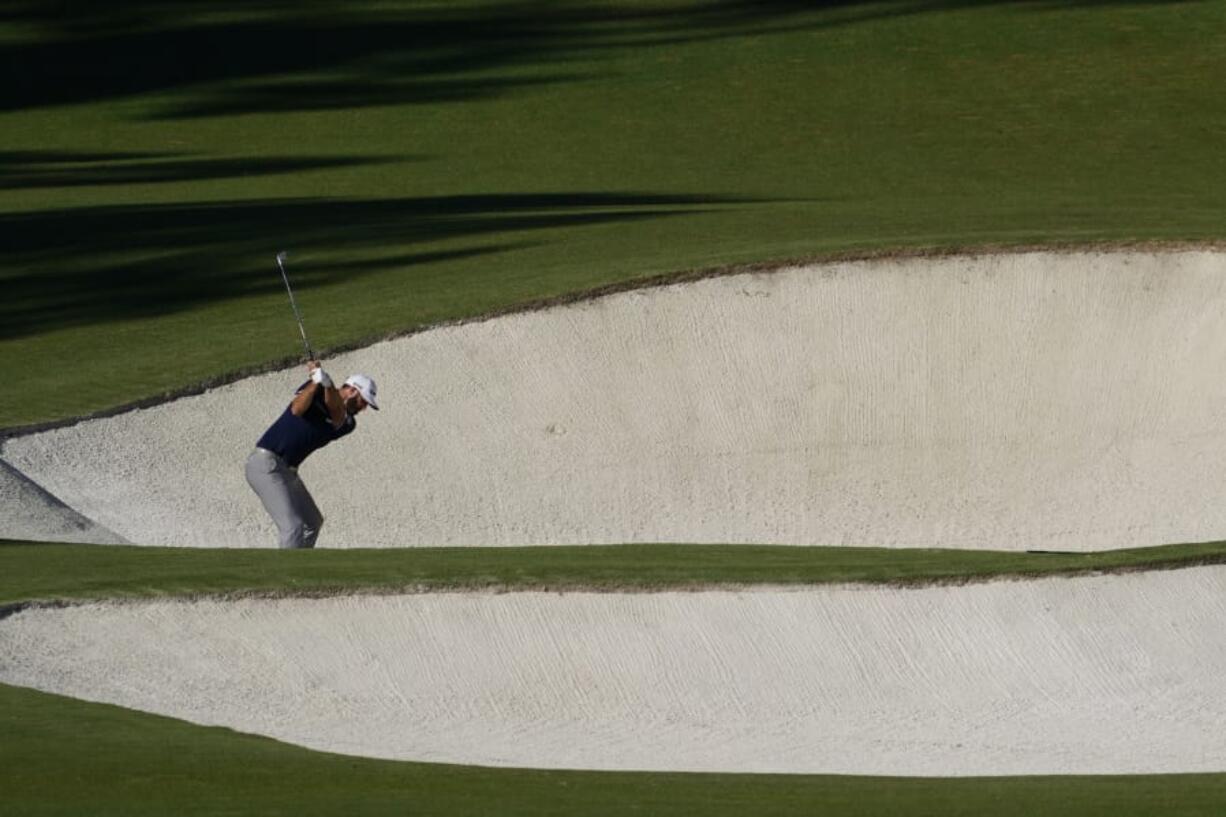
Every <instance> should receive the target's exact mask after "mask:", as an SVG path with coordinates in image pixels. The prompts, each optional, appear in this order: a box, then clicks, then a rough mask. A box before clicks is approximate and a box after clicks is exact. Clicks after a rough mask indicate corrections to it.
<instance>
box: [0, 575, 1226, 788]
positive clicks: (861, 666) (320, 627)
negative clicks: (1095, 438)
mask: <svg viewBox="0 0 1226 817" xmlns="http://www.w3.org/2000/svg"><path fill="white" fill-rule="evenodd" d="M1223 621H1226V567H1213V568H1197V569H1188V570H1182V571H1173V572H1166V573H1151V574H1134V575H1125V576H1112V577H1092V578H1081V579H1051V580H1043V581H1032V582H1001V583H993V584H986V585H978V586H967V587H959V588H925V589H909V590H903V589H881V588H877V589H868V588H827V589H807V590H803V591H791V592H782V591H778V590H767V589H760V590H753V591H744V592H704V593H659V594H628V595H617V594H608V595H599V594H584V593H575V594H566V595H550V594H542V593H512V594H502V595H498V594H434V595H415V596H398V597H373V596H364V597H357V598H348V599H335V600H325V601H319V600H315V601H311V600H284V601H247V602H241V603H217V602H201V603H187V602H178V603H171V602H158V603H149V604H139V605H102V606H97V605H95V606H87V607H79V608H73V609H59V610H29V611H26V612H23V613H19V614H16V615H14V616H11V617H10V618H8V619H5V620H3V621H0V682H3V683H8V684H17V685H28V686H33V687H37V688H39V689H43V690H48V691H51V692H57V693H63V694H67V695H73V696H76V697H80V698H85V699H88V700H96V701H106V702H111V703H117V704H121V705H124V706H128V707H134V708H137V709H142V710H147V711H150V712H156V713H161V714H165V715H170V716H173V717H177V718H182V719H186V720H189V721H194V722H198V723H204V724H221V725H226V726H229V727H233V728H235V729H239V730H243V731H249V732H255V733H260V734H265V735H270V736H273V737H276V738H279V739H282V740H286V741H290V742H293V743H297V744H301V745H304V746H307V747H312V748H316V749H322V750H329V751H336V752H342V753H349V754H357V755H368V756H376V757H386V758H405V759H415V760H425V761H446V762H456V763H475V764H490V765H517V766H533V767H546V768H550V767H557V768H592V769H650V770H703V771H738V772H744V771H754V772H830V773H848V774H853V773H854V774H900V775H955V776H958V775H1019V774H1071V773H1151V772H1200V771H1206V772H1208V771H1215V772H1220V771H1224V770H1226V730H1223V729H1222V724H1223V723H1226V695H1223V694H1222V679H1223V678H1224V677H1226V629H1224V628H1223V626H1222V622H1223Z"/></svg>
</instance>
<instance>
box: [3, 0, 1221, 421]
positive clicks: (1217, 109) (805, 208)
mask: <svg viewBox="0 0 1226 817" xmlns="http://www.w3.org/2000/svg"><path fill="white" fill-rule="evenodd" d="M16 6H17V8H16V10H15V11H14V12H13V13H12V14H10V15H8V16H7V17H6V19H5V20H4V21H0V55H6V56H8V57H9V59H10V60H11V63H12V65H13V66H14V71H13V72H11V73H12V75H13V76H14V77H18V78H19V79H18V80H17V81H15V82H14V83H12V84H10V87H9V88H8V90H7V91H6V92H5V93H4V94H3V95H0V167H3V169H4V179H3V181H0V231H2V232H3V233H4V235H5V236H6V240H5V242H4V247H3V249H2V250H0V286H3V287H4V290H5V298H4V299H3V302H2V303H0V358H2V359H5V360H8V361H20V365H11V366H9V367H7V370H6V375H7V377H6V381H7V383H6V385H7V386H8V387H7V388H6V389H5V390H4V391H3V393H2V394H0V428H4V427H15V426H23V425H27V424H36V423H41V422H47V421H55V420H60V419H63V418H69V417H75V416H79V415H81V414H83V413H86V412H91V411H95V410H104V409H107V408H110V407H114V406H118V405H123V404H128V403H131V402H133V401H137V400H141V399H145V398H149V397H155V396H157V395H161V394H165V393H167V392H169V391H173V390H176V389H181V388H184V387H187V386H190V385H191V384H195V383H199V382H203V381H208V380H210V379H213V378H218V377H223V376H225V375H226V374H227V373H233V372H237V371H241V370H248V369H251V368H254V367H260V366H264V365H267V364H268V363H269V362H271V361H283V360H287V359H288V358H291V357H292V356H294V355H296V354H297V353H298V347H297V342H298V338H297V330H296V328H295V326H294V323H293V320H292V316H291V314H290V311H289V307H288V304H287V302H286V299H285V295H284V292H283V290H282V289H281V282H280V279H279V277H278V275H277V272H276V268H275V265H274V264H273V254H274V253H275V252H276V251H277V250H280V249H283V248H288V249H289V250H290V251H291V252H292V253H293V255H292V257H291V265H290V272H291V274H292V275H293V277H294V280H295V283H296V285H297V287H298V289H299V296H300V297H299V300H300V302H301V305H302V308H303V311H304V313H305V317H306V322H307V327H308V329H309V330H310V333H311V335H312V339H313V341H314V343H315V345H316V347H317V348H321V349H327V348H334V347H339V346H347V345H352V344H355V343H358V342H360V341H362V340H363V339H368V338H371V337H377V336H383V335H386V334H388V333H394V332H400V331H405V330H409V329H412V328H414V327H418V326H422V325H427V324H431V323H434V322H438V321H443V320H448V319H453V318H457V317H462V316H467V315H474V314H481V313H485V312H487V311H489V310H493V309H498V308H502V307H505V306H507V305H510V304H516V303H522V302H524V301H528V300H532V299H537V298H543V297H549V296H553V295H557V294H560V293H567V292H573V291H575V290H580V289H586V288H590V287H594V286H599V285H603V284H608V283H612V282H618V281H625V280H629V279H635V278H640V277H643V276H648V275H653V274H658V273H668V272H672V271H677V270H682V269H690V268H705V267H711V266H715V265H726V264H736V263H742V262H761V261H770V260H772V259H783V258H793V257H799V256H813V255H822V254H826V253H832V252H847V251H862V250H871V249H883V248H899V247H934V246H935V247H943V246H954V245H980V244H983V243H985V242H993V243H1003V244H1016V243H1023V242H1027V243H1028V242H1093V241H1118V240H1133V239H1172V240H1181V239H1216V238H1221V236H1222V217H1221V216H1222V212H1223V205H1226V154H1223V152H1222V151H1221V150H1220V145H1221V143H1222V139H1223V137H1224V136H1226V99H1224V97H1223V95H1222V94H1221V93H1220V92H1219V88H1218V86H1219V85H1220V83H1218V82H1215V81H1213V80H1214V79H1215V78H1220V77H1223V76H1226V41H1223V40H1222V39H1221V38H1214V37H1206V36H1205V35H1204V32H1207V31H1219V30H1222V29H1223V27H1226V6H1224V5H1223V4H1221V3H1212V2H1183V3H1152V4H1150V3H1131V2H1099V3H1085V4H1082V3H1012V2H1010V3H1005V2H966V3H939V2H931V3H929V2H913V1H912V2H901V1H900V0H882V2H841V3H832V4H812V6H813V8H810V4H804V3H769V2H768V3H748V2H746V3H736V2H725V3H712V2H707V0H701V1H700V0H660V1H659V2H628V1H625V0H623V1H622V2H605V3H598V4H596V3H549V4H512V3H504V2H478V0H464V1H463V2H459V1H457V2H452V3H446V4H427V3H415V2H389V1H384V0H380V2H375V1H374V0H365V1H364V2H354V3H348V4H345V6H344V11H343V12H339V11H334V10H333V9H334V8H340V7H338V6H334V4H324V3H304V4H290V5H288V6H284V5H283V6H277V7H263V6H252V5H251V4H247V3H237V2H224V1H223V2H216V3H210V4H204V5H193V4H169V5H166V4H155V3H152V2H149V0H121V2H118V3H112V4H108V7H107V8H108V10H109V13H108V15H106V16H100V15H99V14H98V12H97V11H96V10H95V9H94V8H93V7H92V6H91V5H89V4H70V5H68V6H64V5H63V4H52V3H47V2H39V0H30V2H26V3H18V4H16ZM167 9H173V12H171V11H168V10H167ZM31 393H34V394H36V395H37V399H31V398H30V394H31Z"/></svg>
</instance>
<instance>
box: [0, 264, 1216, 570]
mask: <svg viewBox="0 0 1226 817" xmlns="http://www.w3.org/2000/svg"><path fill="white" fill-rule="evenodd" d="M1222 273H1223V262H1222V257H1221V256H1220V255H1214V254H1212V253H1208V252H1177V253H1149V254H1125V253H1069V254H1060V253H1046V252H1036V253H1025V254H1018V255H1006V256H982V257H950V258H940V259H904V260H895V261H865V262H853V263H837V264H829V265H823V266H814V267H807V268H795V269H786V270H782V271H779V272H775V273H770V274H745V275H735V276H726V277H719V278H712V279H708V280H703V281H699V282H694V283H686V284H681V285H675V286H667V287H661V288H654V289H649V290H641V291H635V292H628V293H622V294H617V295H612V296H608V297H604V298H600V299H597V300H593V301H590V302H583V303H579V304H576V305H570V306H564V307H558V308H553V309H548V310H544V311H540V312H534V313H525V314H518V315H512V316H509V317H502V318H498V319H495V320H490V321H486V322H483V323H474V324H468V325H462V326H453V327H445V328H440V329H436V330H433V331H429V332H425V333H422V334H418V335H415V336H412V337H407V338H403V339H400V340H396V341H393V342H387V343H381V344H378V345H375V346H372V347H370V348H367V349H363V350H361V351H360V352H356V353H353V354H349V355H345V356H343V357H342V358H339V359H336V360H333V361H330V362H329V367H330V368H331V370H332V371H333V372H334V373H335V374H338V375H342V374H344V373H346V372H348V371H350V370H355V369H360V370H363V371H367V372H370V373H371V374H373V375H374V376H375V377H376V378H377V380H378V381H379V385H380V397H381V400H382V402H383V403H384V404H385V406H386V408H385V410H384V411H382V412H379V413H378V414H375V413H373V412H368V413H367V414H365V415H363V416H362V417H361V419H360V423H359V429H358V432H357V433H356V434H355V435H353V436H352V437H349V438H348V439H346V440H344V441H343V442H341V443H338V444H336V445H334V446H332V447H331V448H329V449H326V450H324V451H321V452H319V453H318V454H316V455H315V456H314V457H313V458H312V459H310V460H309V461H308V462H307V463H306V464H305V466H304V467H303V469H302V474H303V477H304V479H305V480H306V482H307V484H308V486H310V487H311V489H312V491H313V493H314V494H315V497H316V499H317V500H318V502H319V504H320V506H321V508H322V509H323V511H324V513H325V515H326V516H327V517H328V522H327V524H326V525H325V526H324V532H323V535H322V537H321V539H320V546H321V547H353V546H375V547H395V546H410V545H468V544H474V545H475V544H481V545H524V544H558V543H594V544H599V543H617V542H725V543H744V542H755V543H779V544H822V545H887V546H920V547H959V548H992V549H1027V548H1056V549H1072V550H1093V549H1106V548H1116V547H1123V546H1133V545H1154V544H1163V543H1170V542H1180V541H1204V540H1211V539H1218V538H1221V537H1222V536H1223V534H1224V533H1226V502H1223V501H1222V486H1223V485H1226V378H1223V377H1222V376H1221V374H1222V372H1223V371H1226V365H1224V364H1226V321H1224V320H1223V319H1222V316H1223V314H1226V275H1223V274H1222ZM269 319H270V320H285V321H287V325H289V321H290V318H289V316H288V311H287V313H286V314H285V315H278V316H269ZM291 330H292V327H291V329H287V332H291ZM299 381H300V376H299V373H298V372H282V373H277V374H271V375H267V376H261V377H255V378H251V379H249V380H244V381H242V382H239V383H236V384H233V385H231V386H228V387H225V388H220V389H216V390H214V391H211V392H209V393H207V394H203V395H201V396H198V397H191V398H188V399H183V400H178V401H175V402H173V403H171V404H167V405H164V406H161V407H158V408H153V409H149V410H143V411H135V412H131V413H128V414H124V415H121V416H117V417H114V418H110V419H104V420H97V421H92V422H86V423H81V424H79V425H76V426H73V427H71V428H64V429H59V430H54V431H49V432H46V433H41V434H35V435H31V436H26V437H21V438H17V439H13V440H10V441H9V442H7V443H6V444H5V446H4V449H3V456H4V459H5V460H7V461H8V462H9V463H10V464H11V465H13V466H14V467H16V468H17V469H19V470H20V471H21V472H22V473H24V474H25V475H27V476H28V477H29V478H30V479H32V480H34V481H35V482H37V483H38V484H39V485H41V486H42V487H43V488H45V489H46V490H47V491H49V492H50V493H51V494H53V495H54V496H56V497H58V498H59V499H60V500H62V501H63V502H64V503H66V504H67V505H68V506H70V507H71V508H72V509H74V510H75V511H77V512H78V513H80V514H82V515H84V516H85V517H87V518H88V519H90V520H92V521H93V522H95V523H97V524H98V525H101V526H102V527H103V528H105V529H107V530H109V531H113V532H114V533H115V534H117V535H118V536H119V537H122V538H124V539H127V540H130V541H131V542H134V543H139V544H148V545H189V546H246V547H250V546H261V547H270V546H272V545H273V543H274V542H275V537H274V533H273V530H272V527H271V524H270V523H269V521H268V520H267V519H266V517H265V515H264V512H263V510H262V508H261V507H260V505H259V503H258V501H257V500H256V499H255V497H254V496H253V495H252V494H251V493H250V491H249V489H248V487H247V485H246V483H245V482H244V479H243V461H244V459H245V458H246V456H247V454H248V452H249V451H250V449H251V446H252V445H253V444H254V442H255V440H256V439H257V438H258V437H259V435H260V433H261V432H262V431H263V429H264V428H265V426H267V424H268V423H269V422H271V420H272V419H273V418H274V417H275V416H276V415H277V414H278V413H279V412H280V411H281V410H282V409H283V408H284V406H285V404H286V402H287V401H288V399H289V396H290V393H291V391H292V389H293V388H294V387H295V386H296V385H297V384H298V382H299ZM0 498H2V497H0ZM0 511H3V512H4V514H5V515H6V516H8V515H10V513H9V512H8V511H4V510H3V509H0ZM6 527H7V523H6ZM4 533H8V531H4Z"/></svg>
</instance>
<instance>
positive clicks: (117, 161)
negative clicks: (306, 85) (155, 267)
mask: <svg viewBox="0 0 1226 817" xmlns="http://www.w3.org/2000/svg"><path fill="white" fill-rule="evenodd" d="M409 158H411V157H409ZM392 161H405V159H404V158H397V159H377V158H360V157H348V156H295V157H261V158H258V159H202V158H192V157H190V156H184V155H182V154H175V153H126V152H116V153H87V152H72V151H49V150H46V151H44V150H26V151H0V189H6V188H7V189H10V190H21V189H33V188H44V187H83V186H93V185H121V184H157V183H165V182H185V181H205V180H210V179H227V178H234V177H237V176H268V175H275V174H281V173H300V172H306V171H311V170H328V169H331V168H338V167H355V166H358V165H370V164H382V163H388V162H392Z"/></svg>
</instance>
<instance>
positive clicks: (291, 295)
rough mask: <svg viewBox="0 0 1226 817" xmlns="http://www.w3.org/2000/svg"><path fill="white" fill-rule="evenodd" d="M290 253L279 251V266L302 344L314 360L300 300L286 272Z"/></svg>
mask: <svg viewBox="0 0 1226 817" xmlns="http://www.w3.org/2000/svg"><path fill="white" fill-rule="evenodd" d="M288 255H289V253H286V252H284V251H282V252H279V253H277V266H278V267H280V269H281V280H282V281H285V291H286V292H288V293H289V305H290V307H291V308H293V310H294V317H295V318H297V319H298V331H299V332H301V333H302V345H303V348H305V349H306V355H307V360H314V359H315V353H314V352H312V351H311V342H310V341H308V340H307V336H306V328H305V327H304V326H303V325H302V313H301V312H299V311H298V302H297V301H295V300H294V290H292V289H291V288H290V285H289V276H288V275H286V274H285V259H286V258H287V257H288Z"/></svg>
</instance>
